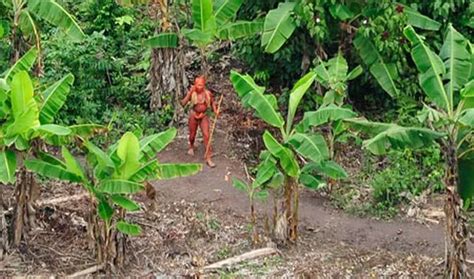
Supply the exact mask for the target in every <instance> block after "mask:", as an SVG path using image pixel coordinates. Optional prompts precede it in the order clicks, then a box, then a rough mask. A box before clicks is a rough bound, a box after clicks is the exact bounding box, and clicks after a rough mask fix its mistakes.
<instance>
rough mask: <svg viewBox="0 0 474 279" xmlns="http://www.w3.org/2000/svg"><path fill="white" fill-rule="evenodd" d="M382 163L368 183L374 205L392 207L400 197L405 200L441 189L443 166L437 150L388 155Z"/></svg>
mask: <svg viewBox="0 0 474 279" xmlns="http://www.w3.org/2000/svg"><path fill="white" fill-rule="evenodd" d="M386 160H387V161H388V162H387V163H386V165H385V167H384V169H383V170H382V171H380V172H377V173H376V174H375V175H374V176H373V177H372V178H371V181H370V184H371V186H372V189H373V192H372V194H373V197H374V199H375V202H376V203H385V204H389V205H391V206H395V205H397V204H398V203H399V202H401V201H403V200H404V198H403V196H405V197H409V195H408V193H409V194H411V195H412V196H417V195H419V194H421V193H422V192H423V191H424V190H427V189H431V190H432V191H440V190H441V189H443V183H442V181H443V176H444V173H443V162H442V158H441V153H440V151H439V148H438V147H436V146H433V147H429V148H426V149H424V150H421V151H419V152H413V151H410V150H405V151H403V152H392V153H390V154H389V155H388V157H387V158H386Z"/></svg>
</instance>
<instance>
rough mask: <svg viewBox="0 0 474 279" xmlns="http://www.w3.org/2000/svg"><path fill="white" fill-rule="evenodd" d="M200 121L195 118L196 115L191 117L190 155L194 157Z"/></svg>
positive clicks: (189, 125) (189, 124)
mask: <svg viewBox="0 0 474 279" xmlns="http://www.w3.org/2000/svg"><path fill="white" fill-rule="evenodd" d="M198 124H199V123H198V121H197V119H196V118H194V115H192V114H191V115H190V116H189V121H188V128H189V150H188V154H189V155H191V156H193V155H194V142H195V141H196V133H197V128H198Z"/></svg>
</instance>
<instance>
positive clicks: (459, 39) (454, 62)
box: [439, 24, 473, 104]
mask: <svg viewBox="0 0 474 279" xmlns="http://www.w3.org/2000/svg"><path fill="white" fill-rule="evenodd" d="M468 43H469V42H468V41H467V40H466V38H464V36H463V35H461V34H460V33H459V32H458V31H456V29H454V27H453V26H452V24H449V25H448V31H447V33H446V37H445V39H444V43H443V46H442V47H441V52H440V54H439V56H440V58H441V59H442V60H443V61H444V65H445V67H446V70H447V73H446V75H445V76H444V78H443V79H444V80H445V82H444V83H446V82H447V85H446V86H445V88H446V93H447V94H448V97H449V99H450V102H451V104H452V103H453V99H454V98H455V95H454V93H455V92H459V91H460V90H461V89H463V88H464V85H465V84H466V83H467V82H468V81H469V78H470V72H471V67H472V66H473V65H472V63H471V53H470V52H469V50H468Z"/></svg>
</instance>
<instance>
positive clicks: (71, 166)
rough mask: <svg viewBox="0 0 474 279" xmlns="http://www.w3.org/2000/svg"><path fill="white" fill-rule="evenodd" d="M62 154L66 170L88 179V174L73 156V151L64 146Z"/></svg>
mask: <svg viewBox="0 0 474 279" xmlns="http://www.w3.org/2000/svg"><path fill="white" fill-rule="evenodd" d="M61 153H62V156H63V158H64V163H65V165H66V170H67V171H69V172H72V173H74V174H75V175H77V176H79V177H81V178H82V179H83V180H84V181H85V180H86V175H85V173H84V170H83V169H82V167H81V164H79V162H78V161H77V160H76V158H74V156H72V154H71V152H69V150H68V149H67V148H66V147H65V146H63V147H62V149H61Z"/></svg>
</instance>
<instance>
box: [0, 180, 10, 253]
mask: <svg viewBox="0 0 474 279" xmlns="http://www.w3.org/2000/svg"><path fill="white" fill-rule="evenodd" d="M5 186H6V185H3V184H1V183H0V261H1V260H3V255H4V254H5V252H6V251H8V246H9V245H8V243H9V242H8V226H7V221H6V218H5V214H6V212H5V206H4V202H3V187H5Z"/></svg>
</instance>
